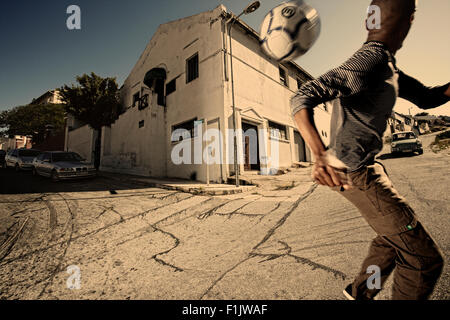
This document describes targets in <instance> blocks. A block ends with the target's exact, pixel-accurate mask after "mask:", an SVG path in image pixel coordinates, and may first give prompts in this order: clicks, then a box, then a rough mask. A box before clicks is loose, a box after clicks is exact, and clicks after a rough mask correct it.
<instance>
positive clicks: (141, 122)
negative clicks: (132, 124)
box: [139, 120, 144, 128]
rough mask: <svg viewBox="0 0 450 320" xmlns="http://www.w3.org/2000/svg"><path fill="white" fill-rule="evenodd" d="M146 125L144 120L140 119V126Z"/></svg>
mask: <svg viewBox="0 0 450 320" xmlns="http://www.w3.org/2000/svg"><path fill="white" fill-rule="evenodd" d="M143 126H144V120H141V121H139V128H142V127H143Z"/></svg>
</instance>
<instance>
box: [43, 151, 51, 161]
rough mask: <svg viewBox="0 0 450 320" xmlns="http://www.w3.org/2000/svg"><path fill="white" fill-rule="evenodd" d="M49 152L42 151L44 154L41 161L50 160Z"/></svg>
mask: <svg viewBox="0 0 450 320" xmlns="http://www.w3.org/2000/svg"><path fill="white" fill-rule="evenodd" d="M50 158H51V157H50V153H44V156H43V157H42V161H49V162H50Z"/></svg>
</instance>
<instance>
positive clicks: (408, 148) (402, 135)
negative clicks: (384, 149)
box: [391, 131, 423, 154]
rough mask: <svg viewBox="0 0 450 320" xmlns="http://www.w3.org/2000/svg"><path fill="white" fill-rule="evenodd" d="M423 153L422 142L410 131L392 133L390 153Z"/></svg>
mask: <svg viewBox="0 0 450 320" xmlns="http://www.w3.org/2000/svg"><path fill="white" fill-rule="evenodd" d="M412 152H418V153H419V154H422V153H423V147H422V142H421V141H420V140H419V139H418V138H417V137H416V135H415V134H414V132H412V131H404V132H397V133H394V134H392V143H391V153H393V154H396V153H412Z"/></svg>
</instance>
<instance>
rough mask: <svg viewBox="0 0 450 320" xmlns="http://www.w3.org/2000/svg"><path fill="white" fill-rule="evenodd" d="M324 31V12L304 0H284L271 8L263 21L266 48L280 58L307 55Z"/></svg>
mask: <svg viewBox="0 0 450 320" xmlns="http://www.w3.org/2000/svg"><path fill="white" fill-rule="evenodd" d="M319 34H320V16H319V13H318V12H317V10H316V9H314V8H313V7H311V6H309V5H307V4H306V3H304V2H303V0H297V1H290V2H284V3H282V4H280V5H279V6H277V7H275V8H273V9H272V10H270V12H269V13H268V14H267V15H266V17H265V18H264V20H263V22H262V24H261V32H260V41H261V47H262V49H263V51H264V52H265V53H266V54H267V55H268V56H270V57H271V58H273V59H275V60H277V61H286V60H293V59H295V58H298V57H300V56H302V55H304V54H305V53H306V52H308V50H309V49H311V47H312V46H313V45H314V43H315V42H316V40H317V38H318V37H319Z"/></svg>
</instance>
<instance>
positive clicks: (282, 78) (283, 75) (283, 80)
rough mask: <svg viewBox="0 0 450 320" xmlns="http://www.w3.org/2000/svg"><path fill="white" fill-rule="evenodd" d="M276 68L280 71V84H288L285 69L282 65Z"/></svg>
mask: <svg viewBox="0 0 450 320" xmlns="http://www.w3.org/2000/svg"><path fill="white" fill-rule="evenodd" d="M278 70H279V71H280V82H281V84H282V85H284V86H286V87H287V86H288V79H287V72H286V70H285V69H284V68H283V67H282V66H279V67H278Z"/></svg>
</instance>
